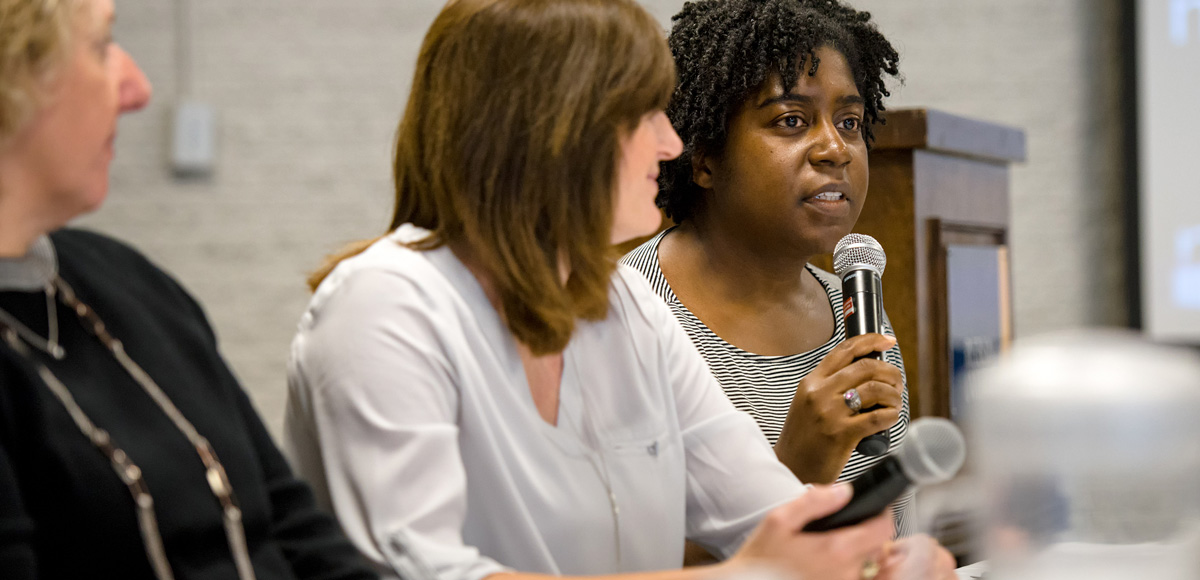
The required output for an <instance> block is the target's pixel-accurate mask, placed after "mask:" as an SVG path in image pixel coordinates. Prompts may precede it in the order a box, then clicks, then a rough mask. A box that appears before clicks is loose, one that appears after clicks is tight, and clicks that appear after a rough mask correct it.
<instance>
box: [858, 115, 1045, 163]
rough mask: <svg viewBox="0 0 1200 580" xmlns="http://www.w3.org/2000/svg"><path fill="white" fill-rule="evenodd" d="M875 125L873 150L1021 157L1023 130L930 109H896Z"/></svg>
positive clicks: (996, 159) (996, 158) (1007, 159)
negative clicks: (929, 151)
mask: <svg viewBox="0 0 1200 580" xmlns="http://www.w3.org/2000/svg"><path fill="white" fill-rule="evenodd" d="M884 119H886V121H887V122H886V124H879V125H875V127H874V130H875V143H874V145H873V146H872V149H874V150H886V149H928V150H931V151H937V152H939V153H946V154H949V155H955V156H960V157H974V158H977V159H981V160H985V161H993V162H998V163H1011V162H1013V161H1024V160H1025V132H1024V131H1021V130H1020V129H1015V128H1012V127H1005V126H1003V125H997V124H995V123H989V122H985V121H978V120H975V119H968V118H966V117H959V116H956V115H951V114H950V113H944V112H942V111H935V110H933V109H897V110H895V111H887V112H885V113H884Z"/></svg>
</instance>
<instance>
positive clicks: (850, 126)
mask: <svg viewBox="0 0 1200 580" xmlns="http://www.w3.org/2000/svg"><path fill="white" fill-rule="evenodd" d="M859 126H860V125H859V122H858V119H855V118H854V117H850V118H849V119H846V120H844V121H842V128H843V129H845V130H847V131H857V130H858V128H859Z"/></svg>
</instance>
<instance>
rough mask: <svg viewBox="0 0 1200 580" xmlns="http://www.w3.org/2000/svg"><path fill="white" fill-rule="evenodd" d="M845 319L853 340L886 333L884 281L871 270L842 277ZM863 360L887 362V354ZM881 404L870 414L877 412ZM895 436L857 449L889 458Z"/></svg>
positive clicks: (878, 437) (873, 438)
mask: <svg viewBox="0 0 1200 580" xmlns="http://www.w3.org/2000/svg"><path fill="white" fill-rule="evenodd" d="M842 296H843V298H845V304H843V305H842V312H843V317H844V318H845V325H846V338H853V337H855V336H859V335H862V334H867V333H871V332H875V333H882V332H883V282H882V281H881V280H880V279H879V276H878V275H876V274H875V273H874V272H872V271H870V270H851V271H849V272H847V273H846V275H845V276H844V277H842ZM862 358H873V359H875V360H883V353H881V352H873V353H871V354H869V355H866V356H865V357H862ZM877 408H879V407H878V405H877V406H875V407H871V408H869V409H863V411H864V412H866V411H873V410H875V409H877ZM891 444H892V436H891V433H890V432H888V431H887V430H886V429H885V430H883V431H880V432H878V433H876V434H874V435H869V436H867V437H866V438H864V439H863V440H862V441H859V442H858V445H856V446H855V447H854V450H855V451H857V452H858V453H859V455H865V456H868V457H878V456H880V455H885V454H887V452H888V448H889V447H891Z"/></svg>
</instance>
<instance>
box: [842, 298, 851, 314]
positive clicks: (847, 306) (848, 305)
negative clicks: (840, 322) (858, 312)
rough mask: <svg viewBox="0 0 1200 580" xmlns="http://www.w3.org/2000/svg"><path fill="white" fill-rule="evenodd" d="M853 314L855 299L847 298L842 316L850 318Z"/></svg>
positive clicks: (843, 305)
mask: <svg viewBox="0 0 1200 580" xmlns="http://www.w3.org/2000/svg"><path fill="white" fill-rule="evenodd" d="M851 314H854V299H853V298H847V299H846V302H845V303H843V304H842V318H850V315H851Z"/></svg>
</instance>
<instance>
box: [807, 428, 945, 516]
mask: <svg viewBox="0 0 1200 580" xmlns="http://www.w3.org/2000/svg"><path fill="white" fill-rule="evenodd" d="M966 457H967V445H966V443H965V442H964V441H963V436H962V432H961V431H959V430H958V427H955V426H954V423H951V422H950V421H949V420H948V419H942V418H940V417H925V418H922V419H917V420H916V421H913V423H912V425H911V426H909V431H908V437H907V438H906V439H905V441H904V444H902V445H901V446H900V447H899V448H898V449H896V452H895V453H893V454H892V455H891V456H890V457H885V458H884V459H883V461H880V462H879V463H876V464H875V465H874V466H873V467H871V468H870V469H868V470H867V471H865V472H863V474H862V475H860V476H858V479H855V480H854V481H852V482H851V483H850V485H851V486H852V487H853V488H854V497H852V498H850V503H848V504H846V505H845V506H844V507H842V509H840V510H838V511H836V512H834V513H832V514H829V515H827V516H825V517H823V518H821V519H818V520H813V521H811V522H809V523H808V525H807V526H804V531H806V532H824V531H828V530H833V529H836V528H841V527H844V526H853V525H854V524H858V523H862V522H864V521H867V520H869V519H871V518H873V517H875V516H877V515H879V514H880V513H881V512H883V510H884V509H886V508H887V506H888V505H889V504H891V503H892V502H893V501H896V498H898V497H900V495H901V494H903V493H904V492H905V490H907V489H908V488H909V486H912V485H929V484H931V483H941V482H943V481H946V480H948V479H950V478H951V477H954V474H956V473H958V470H959V468H961V467H962V464H963V460H965V459H966Z"/></svg>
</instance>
